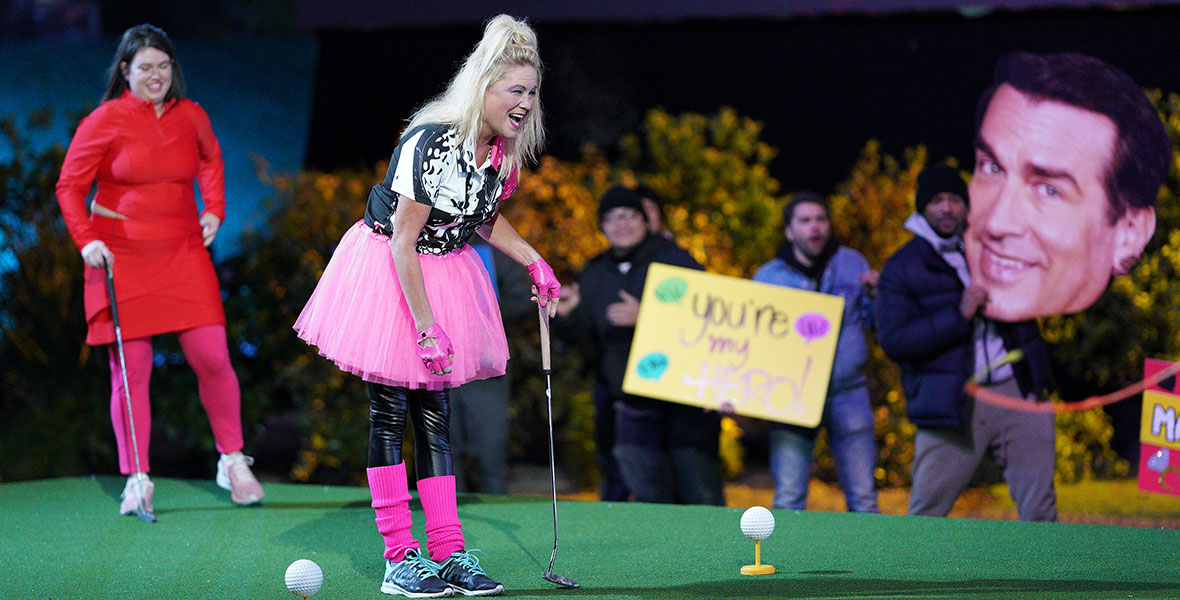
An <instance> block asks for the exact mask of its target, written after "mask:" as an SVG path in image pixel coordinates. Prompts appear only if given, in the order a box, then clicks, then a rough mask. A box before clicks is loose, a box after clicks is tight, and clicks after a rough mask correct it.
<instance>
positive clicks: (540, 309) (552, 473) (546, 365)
mask: <svg viewBox="0 0 1180 600" xmlns="http://www.w3.org/2000/svg"><path fill="white" fill-rule="evenodd" d="M537 316H538V318H539V319H540V320H541V368H542V370H544V371H545V408H546V414H547V416H548V421H549V482H550V483H551V484H552V489H553V553H552V554H551V555H550V556H549V570H548V571H547V572H552V571H553V563H554V561H556V560H557V458H556V455H555V454H554V451H553V382H552V379H551V376H550V375H551V373H552V369H551V359H550V350H549V312H548V311H547V310H546V308H545V307H544V306H541V305H540V304H538V305H537Z"/></svg>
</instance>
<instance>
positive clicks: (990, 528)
mask: <svg viewBox="0 0 1180 600" xmlns="http://www.w3.org/2000/svg"><path fill="white" fill-rule="evenodd" d="M154 481H155V482H156V500H155V507H156V511H157V515H158V516H159V522H158V523H155V524H146V523H142V522H140V521H138V520H137V519H135V518H134V517H121V516H119V515H117V514H116V512H117V507H118V500H117V498H118V494H119V492H121V491H122V487H123V479H122V478H115V477H98V478H73V479H56V480H45V481H34V482H23V483H8V484H2V485H0V563H2V564H4V565H5V567H6V568H5V569H4V572H3V576H2V577H0V597H4V598H175V597H182V596H183V597H194V598H197V597H199V598H251V599H253V598H289V597H291V596H289V592H287V591H286V588H285V586H284V584H283V573H284V571H285V570H286V567H287V565H289V564H290V563H291V562H292V561H294V560H296V559H299V558H309V559H311V560H314V561H316V562H317V563H319V565H320V567H321V568H322V569H323V571H324V588H323V590H321V591H320V592H319V593H318V594H316V596H315V597H314V598H315V600H326V599H331V598H385V597H388V596H385V595H383V594H381V593H380V592H379V591H378V587H379V583H380V579H381V576H382V573H383V564H382V559H381V541H380V537H379V536H378V535H377V533H376V527H375V525H374V524H373V513H372V510H371V509H370V508H369V506H368V503H369V496H368V490H365V489H363V488H348V487H323V486H305V485H291V484H269V485H267V486H266V491H267V502H266V504H265V505H264V506H262V507H256V508H239V507H235V506H233V505H232V504H231V503H230V502H229V499H228V494H227V493H226V492H224V491H222V490H220V489H219V488H217V487H216V486H215V485H214V484H213V483H212V482H211V481H185V480H174V479H156V480H154ZM413 508H414V510H415V521H416V522H417V526H416V527H415V534H416V535H417V537H418V538H419V539H424V536H423V535H422V525H421V523H422V515H421V512H420V507H419V506H418V505H417V503H416V502H415V503H414V504H413ZM558 510H559V518H560V520H561V547H560V549H559V551H558V560H557V565H556V567H555V569H554V570H555V571H556V572H557V573H559V574H561V575H566V576H568V577H572V578H574V579H577V580H578V581H579V582H580V583H581V584H582V588H580V589H577V590H558V589H555V588H554V586H552V584H549V583H547V582H545V581H543V580H542V579H541V577H540V575H541V573H542V572H543V571H544V570H545V567H546V566H547V564H548V561H549V553H550V550H551V548H552V541H553V538H552V534H553V531H552V520H551V519H552V513H551V511H550V505H549V501H548V499H546V498H533V497H506V496H485V495H463V496H461V497H460V505H459V515H460V517H461V519H462V520H463V523H464V529H465V531H466V535H467V542H468V547H469V548H481V549H483V550H485V551H486V552H487V554H484V555H479V556H480V560H481V564H482V565H483V566H484V567H485V568H486V569H487V571H488V572H489V573H490V574H491V575H493V576H494V577H496V578H498V579H500V580H501V581H503V583H504V585H505V587H506V588H507V590H508V592H507V595H508V596H510V597H515V598H542V597H546V598H548V597H566V596H568V597H592V598H735V597H736V598H741V597H756V598H858V599H867V598H889V599H895V598H1087V599H1092V598H1093V599H1097V598H1128V597H1131V598H1176V597H1180V577H1178V576H1177V574H1176V571H1175V570H1174V568H1175V565H1176V564H1177V562H1180V561H1178V560H1177V559H1178V558H1180V534H1178V533H1177V532H1175V531H1164V530H1151V529H1138V528H1129V527H1108V526H1093V525H1065V524H1047V523H1018V522H997V521H983V520H974V519H938V518H925V517H904V516H887V515H852V514H844V513H817V512H797V511H774V514H775V517H776V520H777V526H776V530H775V533H774V535H772V536H771V537H770V538H769V539H768V540H766V541H765V542H763V553H762V556H763V562H764V563H769V564H773V565H775V566H776V567H777V568H778V571H779V572H778V574H776V575H771V576H764V577H748V576H742V575H740V574H739V573H738V570H739V569H740V567H741V566H742V565H744V564H748V563H751V562H753V542H751V541H749V540H747V539H745V538H743V537H742V536H741V533H740V530H739V526H738V522H739V520H740V517H741V513H742V510H741V509H737V508H723V507H703V506H669V505H642V504H619V503H601V502H571V501H562V502H560V503H559V508H558Z"/></svg>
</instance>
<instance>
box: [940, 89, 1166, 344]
mask: <svg viewBox="0 0 1180 600" xmlns="http://www.w3.org/2000/svg"><path fill="white" fill-rule="evenodd" d="M1116 139H1117V131H1116V128H1115V124H1114V122H1113V121H1111V120H1110V119H1109V118H1107V117H1106V116H1104V115H1101V114H1098V113H1095V112H1091V111H1088V110H1085V109H1081V108H1078V107H1075V106H1071V105H1068V104H1064V103H1061V102H1056V101H1052V100H1039V99H1036V98H1033V97H1030V96H1027V95H1025V94H1024V93H1022V92H1020V91H1018V90H1016V89H1015V88H1013V87H1011V86H1009V85H1006V84H1005V85H1001V86H1000V87H999V88H998V89H997V90H996V93H995V95H994V96H993V97H992V99H991V103H990V104H989V106H988V109H987V113H986V114H985V115H984V119H983V122H982V124H981V126H980V130H979V141H978V144H977V148H976V151H975V175H974V177H973V178H972V180H971V184H970V186H969V194H970V197H971V198H970V201H971V204H970V213H969V215H968V230H967V233H966V235H965V236H964V242H965V246H966V251H967V263H968V266H969V268H970V270H971V279H972V283H973V284H974V285H979V286H982V287H984V288H986V289H987V291H988V302H987V304H986V306H985V308H984V314H985V315H986V316H988V317H990V318H993V319H997V320H1000V321H1023V320H1026V319H1031V318H1034V317H1040V316H1047V315H1060V314H1069V313H1075V312H1078V311H1081V310H1084V309H1086V308H1087V307H1089V306H1090V305H1091V304H1093V303H1094V301H1095V300H1097V299H1098V297H1099V296H1100V295H1101V294H1102V292H1103V290H1105V289H1106V285H1107V283H1108V282H1109V281H1110V277H1111V274H1112V273H1113V272H1115V271H1116V269H1117V267H1118V265H1119V264H1120V262H1122V261H1124V260H1126V258H1127V257H1128V256H1132V255H1133V256H1135V257H1137V256H1138V255H1139V253H1141V252H1142V251H1143V247H1144V246H1145V245H1146V243H1147V240H1148V239H1150V237H1151V233H1152V232H1153V231H1154V227H1155V213H1154V210H1153V209H1137V210H1128V211H1127V212H1126V213H1125V214H1124V215H1123V216H1122V217H1120V218H1119V219H1118V220H1117V221H1115V222H1114V223H1111V221H1110V202H1109V201H1108V199H1107V193H1106V185H1105V176H1106V173H1107V172H1108V169H1109V167H1110V163H1111V158H1112V155H1113V152H1114V144H1115V140H1116Z"/></svg>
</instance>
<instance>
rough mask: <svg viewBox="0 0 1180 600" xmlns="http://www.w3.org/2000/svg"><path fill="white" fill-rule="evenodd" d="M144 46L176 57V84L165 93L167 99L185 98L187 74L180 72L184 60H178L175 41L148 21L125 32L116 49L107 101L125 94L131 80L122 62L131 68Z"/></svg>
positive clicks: (105, 95) (108, 83)
mask: <svg viewBox="0 0 1180 600" xmlns="http://www.w3.org/2000/svg"><path fill="white" fill-rule="evenodd" d="M144 48H155V49H156V50H159V51H160V52H163V53H164V54H167V55H168V58H170V59H172V85H171V86H170V87H169V88H168V93H167V94H165V95H164V101H168V100H173V99H179V98H183V97H184V75H183V74H182V73H181V72H180V61H178V60H176V53H175V52H173V51H172V40H169V39H168V34H166V33H164V30H163V29H160V28H159V27H156V26H155V25H149V24H147V23H144V24H143V25H136V26H135V27H132V28H131V29H128V30H127V31H124V32H123V39H122V40H121V41H120V42H119V47H118V49H116V50H115V58H114V60H112V61H111V68H110V69H109V70H108V72H107V91H106V93H105V94H103V95H102V101H103V102H106V101H107V100H114V99H115V98H118V97H119V96H122V95H123V92H124V91H125V90H126V89H127V79H126V78H125V77H124V75H123V68H122V65H123V64H124V63H126V65H127V68H131V61H132V60H134V59H135V55H136V53H138V52H139V51H140V50H143V49H144Z"/></svg>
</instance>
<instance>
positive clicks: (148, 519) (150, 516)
mask: <svg viewBox="0 0 1180 600" xmlns="http://www.w3.org/2000/svg"><path fill="white" fill-rule="evenodd" d="M135 516H136V517H139V520H140V521H143V522H144V523H155V522H156V515H155V514H154V513H150V512H148V511H147V510H146V509H144V507H142V506H140V507H139V508H137V509H135Z"/></svg>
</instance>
